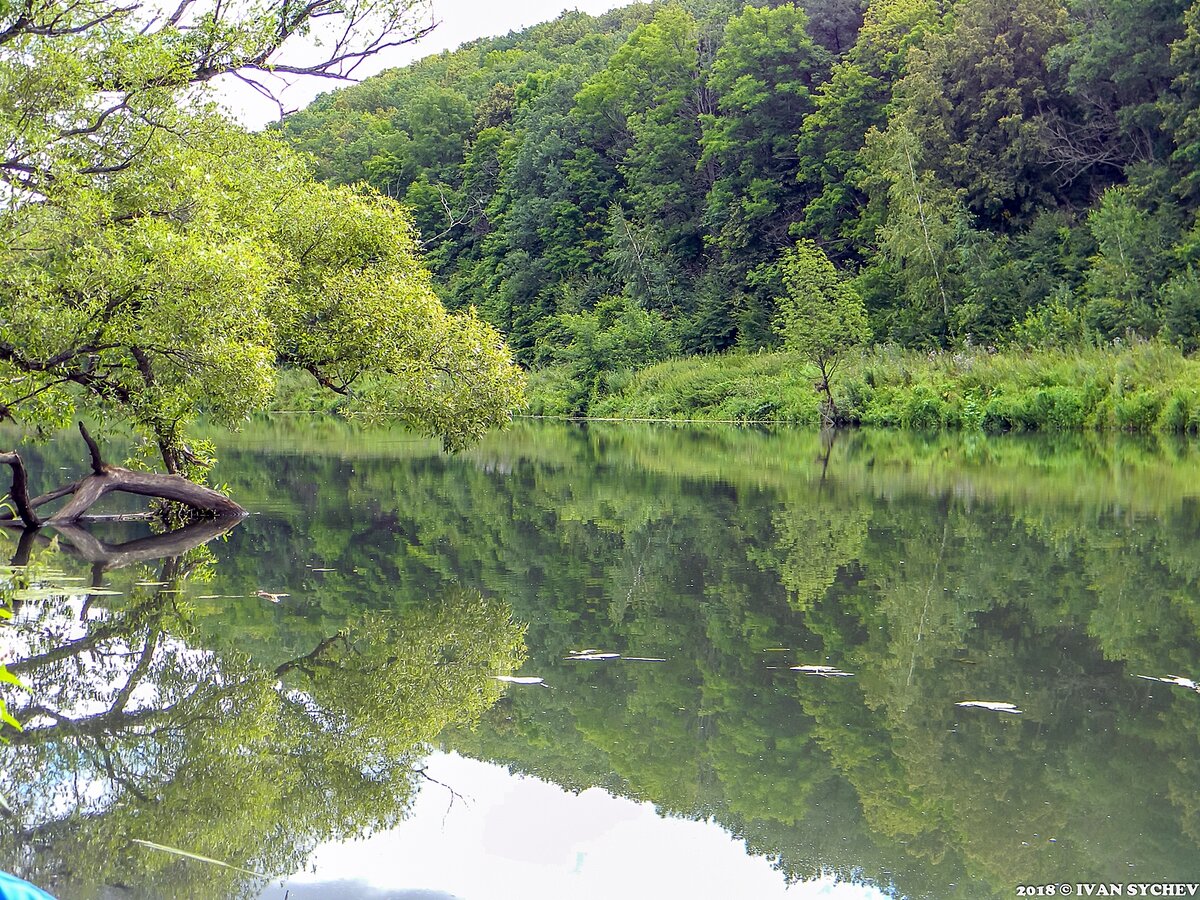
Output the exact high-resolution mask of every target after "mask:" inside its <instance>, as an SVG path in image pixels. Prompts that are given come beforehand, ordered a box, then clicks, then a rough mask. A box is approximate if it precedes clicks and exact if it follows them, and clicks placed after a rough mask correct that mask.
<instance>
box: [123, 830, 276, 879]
mask: <svg viewBox="0 0 1200 900" xmlns="http://www.w3.org/2000/svg"><path fill="white" fill-rule="evenodd" d="M131 840H132V841H133V842H134V843H135V844H141V845H142V846H143V847H149V848H150V849H151V850H161V851H162V852H163V853H174V854H175V855H176V856H183V857H186V858H187V859H194V860H196V861H197V862H203V863H210V864H212V865H214V866H224V867H225V868H226V869H233V870H234V871H235V872H244V873H246V874H247V875H253V876H254V877H255V878H266V877H267V876H266V875H264V874H263V873H262V872H255V871H253V870H252V869H243V868H242V867H241V866H233V865H230V864H229V863H227V862H221V861H220V860H219V859H212V858H211V857H208V856H201V855H200V854H199V853H189V852H188V851H187V850H180V849H179V848H178V847H168V846H167V845H166V844H156V843H154V842H153V841H143V840H141V839H140V838H132V839H131Z"/></svg>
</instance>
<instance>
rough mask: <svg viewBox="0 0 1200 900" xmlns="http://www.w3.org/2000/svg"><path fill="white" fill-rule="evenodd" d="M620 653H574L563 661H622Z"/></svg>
mask: <svg viewBox="0 0 1200 900" xmlns="http://www.w3.org/2000/svg"><path fill="white" fill-rule="evenodd" d="M620 658H621V654H620V653H572V654H571V655H570V656H564V657H563V659H578V660H584V661H587V660H593V659H620Z"/></svg>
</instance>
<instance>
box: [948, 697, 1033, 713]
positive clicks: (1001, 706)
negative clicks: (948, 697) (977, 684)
mask: <svg viewBox="0 0 1200 900" xmlns="http://www.w3.org/2000/svg"><path fill="white" fill-rule="evenodd" d="M954 705H955V706H973V707H975V708H976V709H990V710H991V711H992V712H1002V713H1011V714H1012V715H1014V716H1019V715H1020V714H1021V710H1019V709H1017V708H1016V707H1015V706H1013V705H1012V704H1011V703H998V702H996V701H994V700H963V701H961V702H959V703H955V704H954Z"/></svg>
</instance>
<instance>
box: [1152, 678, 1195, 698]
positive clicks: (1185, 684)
mask: <svg viewBox="0 0 1200 900" xmlns="http://www.w3.org/2000/svg"><path fill="white" fill-rule="evenodd" d="M1137 677H1138V678H1144V679H1146V680H1147V681H1161V682H1162V683H1163V684H1173V685H1176V686H1177V687H1182V688H1187V689H1188V690H1189V691H1195V692H1196V693H1198V694H1200V684H1197V683H1196V682H1195V681H1193V680H1192V679H1191V678H1184V677H1183V676H1182V675H1167V676H1166V677H1163V678H1158V677H1155V676H1154V675H1138V676H1137Z"/></svg>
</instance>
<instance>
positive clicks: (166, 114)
mask: <svg viewBox="0 0 1200 900" xmlns="http://www.w3.org/2000/svg"><path fill="white" fill-rule="evenodd" d="M420 6H421V4H420V3H419V2H410V0H355V2H351V3H339V4H336V5H335V6H331V7H330V8H328V9H326V8H325V5H324V4H316V5H308V6H305V7H302V8H300V9H291V8H290V7H289V5H288V4H287V3H282V4H281V3H279V2H276V0H252V2H248V3H242V4H223V3H216V4H215V5H213V6H210V5H209V4H207V3H205V2H203V0H189V2H185V3H183V4H182V5H181V6H180V7H179V9H178V10H177V11H176V12H175V13H174V14H171V15H166V14H156V13H155V12H154V11H152V10H146V9H143V8H141V7H140V6H139V5H138V4H137V3H134V4H132V5H130V6H128V7H121V8H119V9H118V8H115V7H113V6H112V5H111V4H109V3H106V2H100V0H81V2H73V3H60V2H58V0H37V2H33V3H30V4H25V5H23V6H22V9H21V10H16V9H12V8H8V7H0V233H3V234H4V235H5V240H4V241H3V243H0V420H3V419H6V418H7V419H14V420H17V421H20V422H21V423H22V424H25V425H27V426H35V427H54V426H59V425H62V424H65V423H66V422H67V421H69V420H70V418H72V417H74V416H77V415H86V416H90V417H92V418H94V419H97V420H99V421H101V422H116V423H122V424H127V425H131V426H132V427H134V429H135V430H137V431H138V432H140V433H141V434H142V436H143V437H145V438H146V439H147V440H148V441H149V442H150V443H152V444H153V445H156V446H157V448H158V450H159V451H160V453H161V455H162V457H163V462H164V464H165V466H166V468H167V469H168V470H169V471H171V472H184V473H185V474H196V473H195V472H193V471H192V465H193V464H194V463H195V462H196V457H195V454H194V453H192V452H191V451H189V450H188V448H187V446H186V444H185V430H186V428H187V426H188V425H189V424H190V423H192V422H194V421H195V420H197V419H198V418H200V417H205V418H207V419H210V420H212V421H215V422H218V423H221V424H225V425H236V424H237V423H238V422H241V421H243V420H244V419H245V418H246V417H247V416H249V415H250V414H252V413H254V412H255V411H257V410H261V409H263V408H264V407H265V406H266V404H267V403H268V402H269V400H270V399H271V396H272V393H273V390H274V384H275V378H276V372H277V370H278V369H279V367H280V366H285V365H290V366H295V367H298V368H301V369H303V370H306V371H308V372H311V373H312V375H313V376H314V377H315V378H316V379H317V381H318V382H319V383H321V384H322V385H324V386H326V387H329V388H332V389H334V390H337V391H338V392H340V393H343V394H345V395H347V396H348V397H350V398H352V401H353V402H352V403H351V404H349V406H348V408H349V410H350V411H352V412H356V413H361V414H364V415H369V416H375V417H394V418H400V419H403V420H404V421H407V422H408V423H410V424H411V425H413V426H414V427H416V428H418V429H420V430H422V431H425V432H428V433H432V434H436V435H439V436H441V437H442V438H444V440H445V441H446V443H447V444H448V445H450V446H454V447H457V446H461V445H462V444H464V443H466V442H468V441H470V440H471V439H473V438H475V437H478V436H479V435H480V434H481V433H482V432H483V431H484V430H486V429H487V428H489V427H492V426H494V425H498V424H502V423H504V422H505V421H507V419H508V417H509V414H510V412H511V410H512V409H513V408H514V407H516V406H517V405H518V404H519V403H520V401H521V389H522V378H521V376H520V374H519V372H518V370H517V369H516V368H515V367H514V366H513V364H512V363H511V361H510V359H509V356H508V353H507V350H506V348H505V346H504V344H503V342H502V340H501V339H500V337H499V336H498V334H497V333H496V332H495V331H493V330H492V329H490V328H489V327H487V326H485V325H483V324H482V323H480V322H479V321H478V320H477V319H476V318H475V317H474V315H473V314H471V313H464V314H459V315H454V316H452V315H449V314H448V313H447V312H446V311H445V310H444V309H443V307H442V306H441V304H440V303H439V302H438V300H437V299H436V297H435V295H434V292H433V288H432V285H431V282H430V277H429V275H428V273H427V271H426V270H425V267H424V265H423V263H422V262H421V260H420V259H419V258H418V245H417V242H416V240H415V238H414V235H413V229H412V226H411V224H410V220H409V218H408V215H407V214H406V213H405V212H404V211H403V210H402V209H401V208H400V207H399V206H397V205H396V204H394V203H392V202H391V201H389V200H386V199H383V198H379V197H377V196H374V195H369V194H368V193H367V192H365V191H363V190H359V189H356V188H349V187H340V188H331V187H328V186H325V185H322V184H319V183H317V182H316V181H315V180H314V178H313V175H312V173H311V171H310V168H309V164H308V162H307V161H305V160H304V159H302V158H301V157H300V156H299V155H298V154H296V153H295V152H294V151H292V150H290V149H288V148H287V147H286V146H284V144H283V143H282V142H281V141H280V140H279V139H278V138H277V137H274V136H271V135H249V134H246V133H245V132H243V131H242V130H241V129H239V128H237V127H235V126H234V125H232V124H231V123H230V122H229V121H228V120H227V119H226V118H225V117H224V116H222V115H221V114H219V113H218V112H217V111H215V110H214V109H213V108H211V107H210V106H207V105H206V104H205V103H204V95H203V92H202V90H201V88H202V86H203V84H204V83H206V82H207V81H208V80H209V79H210V78H212V77H214V76H215V75H218V74H221V73H227V72H233V71H239V70H243V69H248V70H254V69H258V70H263V69H271V68H280V67H284V68H288V69H289V70H290V71H300V70H299V69H297V68H295V67H286V66H284V65H283V63H282V62H280V57H279V56H278V55H277V51H280V49H281V48H282V47H283V45H284V43H285V42H286V41H287V40H288V39H289V38H290V37H291V36H292V35H295V34H301V33H304V32H305V31H306V30H307V29H308V25H309V22H308V19H309V18H310V17H311V16H313V15H317V14H319V15H322V16H327V15H332V16H338V17H341V18H343V19H345V20H346V24H347V31H346V33H345V34H344V35H343V36H342V38H340V39H338V41H336V46H335V47H332V48H328V49H329V52H330V53H331V54H332V56H331V58H330V59H331V60H332V61H333V62H330V63H328V64H329V65H334V64H335V63H336V61H337V60H338V59H341V61H342V62H347V61H353V59H354V58H356V54H357V53H359V52H360V50H362V48H363V47H371V46H374V44H373V43H372V42H374V41H380V40H387V39H391V38H395V39H397V40H402V39H404V38H405V35H406V34H407V33H408V32H407V31H406V27H407V26H406V25H405V23H406V22H407V21H408V19H407V16H409V15H410V14H411V12H412V11H413V10H416V9H418V8H419V7H420ZM376 20H379V21H380V22H382V23H383V25H384V26H386V27H383V28H382V30H381V31H379V32H378V33H377V34H371V35H355V34H352V33H351V32H352V31H353V28H354V27H357V26H358V25H361V24H362V23H364V22H367V21H376ZM364 42H365V43H364ZM355 48H359V49H358V50H356V49H355ZM363 52H365V51H363ZM339 54H340V56H339ZM324 65H326V63H321V64H318V65H316V67H315V68H310V69H309V71H318V70H319V71H332V70H325V69H322V68H321V66H324Z"/></svg>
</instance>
